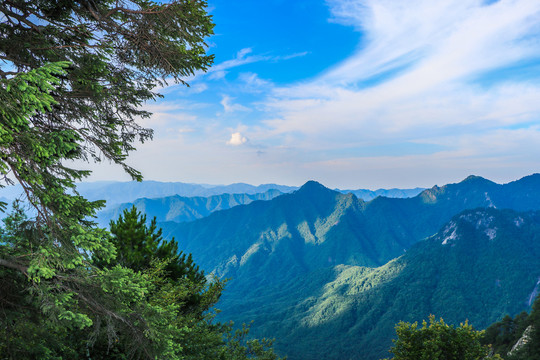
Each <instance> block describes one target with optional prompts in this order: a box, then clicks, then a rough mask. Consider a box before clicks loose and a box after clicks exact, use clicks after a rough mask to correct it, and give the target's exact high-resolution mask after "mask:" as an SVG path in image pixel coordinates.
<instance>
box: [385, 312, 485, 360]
mask: <svg viewBox="0 0 540 360" xmlns="http://www.w3.org/2000/svg"><path fill="white" fill-rule="evenodd" d="M396 334H397V339H396V340H394V346H392V348H391V349H390V352H391V353H392V354H393V355H394V356H393V358H392V359H393V360H483V359H485V358H486V357H487V355H488V354H489V347H488V346H485V345H482V344H480V337H481V336H482V332H480V331H475V330H474V329H473V327H472V326H471V325H469V324H468V323H467V322H465V323H464V324H460V325H459V326H458V327H454V326H451V325H448V324H446V323H445V322H444V321H443V319H440V320H439V321H436V320H435V316H433V315H431V316H430V317H429V325H428V323H427V322H426V321H425V320H424V321H423V322H422V327H421V328H418V323H416V322H415V323H414V324H410V323H406V322H400V323H399V324H398V325H396Z"/></svg>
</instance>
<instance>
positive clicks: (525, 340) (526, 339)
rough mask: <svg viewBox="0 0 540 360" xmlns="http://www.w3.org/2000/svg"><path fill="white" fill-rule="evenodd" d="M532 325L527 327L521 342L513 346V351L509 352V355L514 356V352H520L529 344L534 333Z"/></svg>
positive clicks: (520, 339)
mask: <svg viewBox="0 0 540 360" xmlns="http://www.w3.org/2000/svg"><path fill="white" fill-rule="evenodd" d="M532 329H533V327H532V325H529V326H527V328H526V329H525V331H524V332H523V335H521V337H520V338H519V340H518V341H517V342H516V343H515V344H514V346H512V350H510V351H509V352H508V355H512V354H513V353H514V352H516V351H517V350H519V349H520V348H521V347H522V346H523V345H525V344H526V343H528V342H529V340H530V339H531V332H532Z"/></svg>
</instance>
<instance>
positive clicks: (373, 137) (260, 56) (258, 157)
mask: <svg viewBox="0 0 540 360" xmlns="http://www.w3.org/2000/svg"><path fill="white" fill-rule="evenodd" d="M209 12H210V13H211V14H212V15H213V17H214V22H215V23H216V27H215V33H216V34H215V36H213V37H211V38H209V39H208V45H209V49H208V51H209V52H210V53H213V54H215V57H216V58H215V64H214V66H213V67H212V68H211V69H210V70H209V71H208V72H207V73H206V74H204V73H199V74H197V75H196V76H194V77H192V78H190V79H187V80H188V82H189V83H190V85H191V86H190V88H186V87H183V86H181V85H174V84H172V85H170V86H168V87H166V88H163V89H161V92H162V93H163V94H164V95H165V98H164V99H162V100H160V101H158V102H156V103H149V104H146V105H145V107H146V108H147V109H149V110H150V111H152V112H153V113H154V115H153V117H152V118H151V119H149V120H145V121H144V122H143V125H144V126H147V127H151V128H153V129H154V130H155V138H154V141H152V142H149V143H145V144H142V145H139V146H138V150H137V151H136V152H134V153H132V154H131V155H130V159H129V163H130V164H131V165H133V166H135V167H136V168H138V169H139V170H140V171H142V173H143V175H144V176H145V178H146V179H152V180H161V181H183V182H198V183H211V184H227V183H233V182H247V183H252V184H260V183H270V182H274V183H280V184H288V185H301V184H302V183H304V182H305V181H307V180H309V179H315V180H318V181H320V182H322V183H323V184H325V185H327V186H329V187H340V188H381V187H386V188H389V187H402V188H403V187H415V186H423V187H428V186H432V185H434V184H439V185H442V184H446V183H450V182H456V181H460V180H462V179H463V178H465V177H466V176H467V175H470V174H475V175H480V176H484V177H486V178H489V179H491V180H494V181H497V182H508V181H512V180H515V179H518V178H520V177H522V176H525V175H528V174H531V173H534V172H540V1H538V0H499V1H485V0H438V1H433V0H408V1H401V0H326V1H325V0H288V1H285V0H265V1H256V0H227V1H225V0H211V1H209ZM92 168H93V170H94V175H93V176H92V178H91V180H111V179H115V180H127V177H125V175H123V174H122V173H121V169H119V168H116V167H113V166H107V165H105V166H103V164H100V165H99V166H98V167H92Z"/></svg>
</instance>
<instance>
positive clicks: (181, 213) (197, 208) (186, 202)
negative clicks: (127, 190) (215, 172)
mask: <svg viewBox="0 0 540 360" xmlns="http://www.w3.org/2000/svg"><path fill="white" fill-rule="evenodd" d="M281 194H282V192H280V191H279V190H268V191H266V192H263V193H257V194H252V195H249V194H221V195H213V196H209V197H184V196H179V195H174V196H168V197H163V198H158V199H147V198H143V199H137V200H136V201H134V202H132V203H124V204H121V205H118V206H113V207H112V208H109V209H107V210H104V211H101V212H99V213H98V218H97V222H98V224H99V225H100V226H102V227H108V225H109V222H110V220H111V219H114V220H116V219H117V218H118V216H119V215H120V214H121V213H122V211H124V209H128V208H131V207H132V206H133V205H135V206H136V207H137V209H138V210H139V211H141V212H142V213H144V214H146V215H147V220H148V221H150V220H151V219H152V218H153V217H154V216H155V217H156V219H157V221H160V222H161V221H174V222H185V221H193V220H196V219H200V218H203V217H205V216H208V215H210V214H211V213H212V212H214V211H217V210H225V209H229V208H231V207H233V206H237V205H244V204H249V203H251V202H253V201H255V200H270V199H273V198H275V197H276V196H279V195H281Z"/></svg>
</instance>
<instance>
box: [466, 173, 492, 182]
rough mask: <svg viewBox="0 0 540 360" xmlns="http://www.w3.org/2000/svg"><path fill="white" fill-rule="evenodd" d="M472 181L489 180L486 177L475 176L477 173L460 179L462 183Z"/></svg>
mask: <svg viewBox="0 0 540 360" xmlns="http://www.w3.org/2000/svg"><path fill="white" fill-rule="evenodd" d="M472 181H489V180H487V179H484V178H483V177H481V176H477V175H469V176H467V177H466V178H465V180H463V181H462V183H464V182H472Z"/></svg>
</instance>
